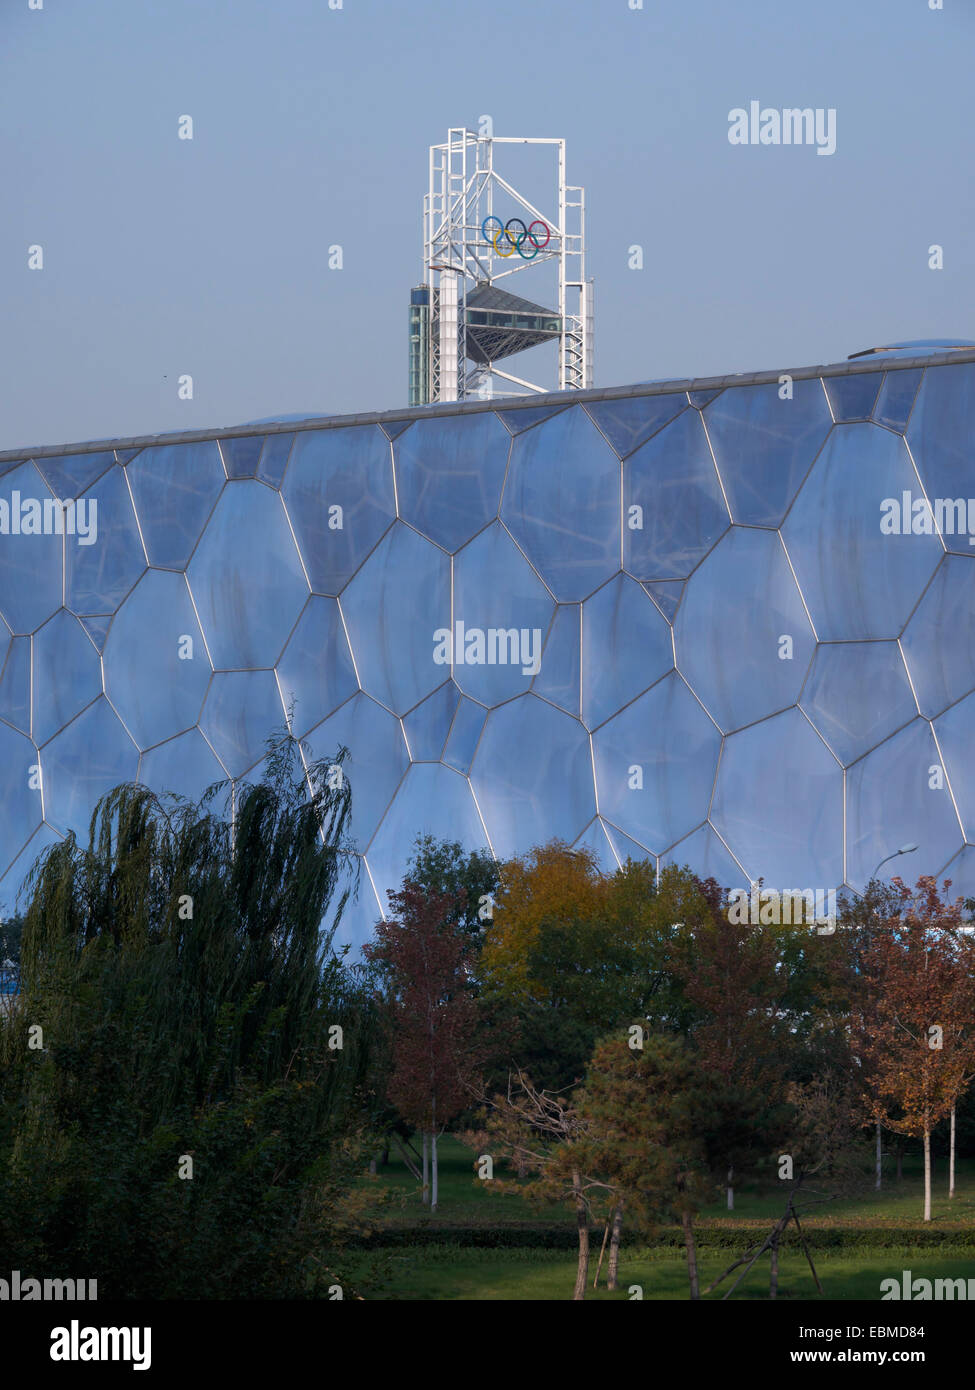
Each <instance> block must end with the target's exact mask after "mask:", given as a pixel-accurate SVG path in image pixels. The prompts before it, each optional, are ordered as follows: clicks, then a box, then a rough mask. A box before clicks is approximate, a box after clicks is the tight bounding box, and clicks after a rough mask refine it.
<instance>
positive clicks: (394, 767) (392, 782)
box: [305, 692, 410, 851]
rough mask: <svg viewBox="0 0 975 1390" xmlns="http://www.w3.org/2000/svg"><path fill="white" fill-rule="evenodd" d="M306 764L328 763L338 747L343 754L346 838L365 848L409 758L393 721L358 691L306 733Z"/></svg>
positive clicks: (399, 726) (407, 764)
mask: <svg viewBox="0 0 975 1390" xmlns="http://www.w3.org/2000/svg"><path fill="white" fill-rule="evenodd" d="M305 742H306V744H307V750H306V755H305V761H306V764H308V765H310V764H311V763H312V762H317V761H320V760H322V759H328V760H329V761H331V759H333V758H334V757H336V756H337V754H338V751H339V749H340V748H341V747H345V748H347V749H348V750H349V756H348V758H347V759H346V761H345V763H344V767H345V771H346V775H347V776H348V779H349V782H350V784H351V788H352V815H351V829H350V831H349V834H350V835H351V836H352V838H353V839H354V840H355V842H356V846H357V848H358V849H359V850H360V851H361V850H365V848H366V846H367V845H368V844H369V841H370V840H371V839H372V837H373V835H374V834H375V832H376V827H377V825H378V824H379V822H380V820H381V819H382V817H383V816H384V815H385V813H386V809H387V807H388V806H389V804H390V802H391V801H392V799H393V795H394V793H395V791H396V788H397V787H398V786H399V784H400V782H401V780H402V778H403V774H404V772H405V771H406V769H407V767H408V766H409V762H410V760H409V755H408V753H407V748H406V742H405V740H404V738H403V730H402V727H401V725H400V722H399V720H398V719H394V718H393V716H392V715H391V714H390V713H389V711H388V710H384V709H383V708H382V706H381V705H378V704H376V702H375V700H370V699H369V697H368V696H367V695H363V694H362V693H361V692H360V693H359V694H358V695H353V697H352V699H351V700H349V701H347V703H346V704H344V705H343V706H342V707H341V709H338V710H336V711H335V713H334V714H332V715H330V716H329V717H328V719H326V720H324V721H323V722H322V723H321V724H319V726H318V728H317V729H315V730H313V731H312V733H311V734H309V736H308V738H307V740H305Z"/></svg>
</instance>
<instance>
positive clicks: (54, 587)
mask: <svg viewBox="0 0 975 1390" xmlns="http://www.w3.org/2000/svg"><path fill="white" fill-rule="evenodd" d="M45 503H46V504H47V506H46V510H47V520H48V521H49V523H50V525H51V526H56V524H57V519H58V515H60V517H61V518H62V526H63V516H64V513H63V512H61V511H60V508H59V507H58V506H57V504H56V502H55V499H54V495H53V494H52V492H51V490H50V488H49V487H48V486H47V484H46V483H45V482H44V480H43V478H42V477H41V475H40V474H39V473H38V471H37V469H36V468H35V467H34V465H33V464H31V463H23V464H20V465H19V467H17V468H13V469H11V471H10V472H9V473H6V474H5V475H4V476H3V478H2V479H0V541H2V544H0V612H2V613H3V616H4V617H5V618H6V620H7V623H8V625H9V627H10V629H11V631H13V632H15V633H18V632H19V633H28V632H33V631H34V629H35V628H36V627H39V626H40V625H41V623H42V622H43V621H44V619H45V618H49V617H50V616H51V614H52V613H54V612H55V611H56V610H57V609H58V608H60V607H61V585H62V547H63V540H62V538H61V536H59V535H57V534H53V533H52V532H51V530H50V529H49V528H45V526H44V521H45V515H44V513H45ZM86 512H87V508H86ZM86 524H87V523H86ZM25 527H26V528H27V529H26V530H25V529H24V528H25Z"/></svg>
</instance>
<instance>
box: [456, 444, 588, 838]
mask: <svg viewBox="0 0 975 1390" xmlns="http://www.w3.org/2000/svg"><path fill="white" fill-rule="evenodd" d="M543 428H544V427H543ZM471 786H472V787H473V788H474V795H475V797H476V798H477V803H478V806H479V807H480V810H481V814H482V816H483V817H484V821H485V824H486V825H487V829H488V834H489V835H490V837H491V844H492V845H493V847H494V851H495V853H496V854H498V855H501V856H502V857H507V856H509V855H512V854H519V853H521V852H523V851H524V849H525V847H526V846H528V845H534V844H539V843H541V842H543V841H547V840H551V839H552V838H558V839H560V840H567V841H568V842H569V843H570V844H571V843H572V841H573V840H574V839H575V838H576V836H577V835H579V834H580V833H581V831H582V830H583V829H584V828H585V826H586V825H587V824H588V823H589V821H590V820H591V819H592V817H593V816H594V815H595V813H596V802H595V797H594V795H593V780H592V760H591V757H590V752H589V738H588V735H587V734H586V732H585V730H584V729H583V727H582V725H581V724H580V723H579V722H578V720H576V719H572V718H571V717H570V716H569V715H567V714H563V713H562V712H561V711H560V710H557V709H555V708H553V706H551V705H547V704H545V702H544V701H543V700H539V699H537V698H536V696H534V695H522V696H521V697H520V698H519V699H517V700H512V701H510V703H508V704H506V705H501V706H500V708H499V709H495V710H492V711H491V713H490V714H489V715H488V719H487V723H486V725H485V727H484V732H483V734H482V735H481V741H480V743H479V744H478V747H477V753H476V755H475V758H474V762H473V764H472V766H471Z"/></svg>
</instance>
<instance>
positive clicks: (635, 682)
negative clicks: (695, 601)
mask: <svg viewBox="0 0 975 1390" xmlns="http://www.w3.org/2000/svg"><path fill="white" fill-rule="evenodd" d="M673 664H674V647H673V639H672V637H671V631H670V625H669V624H668V622H667V621H666V619H665V618H664V617H663V616H662V614H661V612H660V610H659V609H658V608H657V606H656V605H655V604H654V603H651V601H650V599H649V597H648V596H647V594H646V592H645V591H644V590H643V589H642V588H641V586H640V585H639V584H638V583H637V582H636V580H635V579H630V577H629V576H628V575H625V574H618V575H617V576H616V578H615V579H611V580H610V581H609V583H608V584H604V585H603V587H602V588H601V589H600V590H599V591H598V593H595V594H593V596H592V598H590V599H587V600H586V602H585V603H584V604H583V605H582V721H583V723H584V724H585V725H586V727H587V728H590V729H595V728H596V727H597V726H598V725H600V724H602V723H603V722H604V720H606V719H608V718H609V717H610V715H611V714H615V713H616V712H617V710H619V709H620V708H621V707H622V706H623V705H625V704H628V703H629V701H630V700H632V699H633V698H634V696H636V695H639V694H640V692H641V690H646V689H647V688H648V687H649V686H651V685H653V683H654V681H657V680H659V679H660V677H661V676H662V675H664V674H665V672H667V671H669V670H670V668H671V667H672V666H673Z"/></svg>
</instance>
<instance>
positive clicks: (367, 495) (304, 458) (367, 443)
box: [281, 425, 396, 594]
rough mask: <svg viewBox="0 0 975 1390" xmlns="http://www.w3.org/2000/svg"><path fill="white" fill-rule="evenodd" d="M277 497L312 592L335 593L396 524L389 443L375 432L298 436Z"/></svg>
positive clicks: (358, 429)
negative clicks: (284, 508)
mask: <svg viewBox="0 0 975 1390" xmlns="http://www.w3.org/2000/svg"><path fill="white" fill-rule="evenodd" d="M281 495H282V497H283V498H284V500H285V503H286V505H287V508H288V515H289V516H290V517H291V522H292V525H293V526H294V528H295V535H296V536H297V537H298V548H299V550H300V551H301V554H302V558H303V559H304V561H305V566H306V568H307V570H308V577H309V579H310V580H311V586H312V588H313V589H314V590H315V591H316V592H318V593H322V594H337V593H339V592H340V591H341V590H342V589H343V588H344V587H345V585H346V584H347V583H348V581H349V580H350V579H351V578H352V576H353V574H355V572H356V570H357V569H358V568H359V566H360V565H361V564H362V562H363V560H364V559H365V558H366V556H367V555H368V554H369V552H370V551H371V550H372V548H373V546H375V544H376V543H377V541H378V540H379V538H380V537H381V536H382V535H383V533H384V532H385V531H387V530H388V529H389V527H390V526H391V525H392V523H393V521H395V519H396V492H395V489H394V487H393V458H392V450H391V449H390V444H389V440H388V439H387V438H386V436H385V435H384V434H383V432H382V430H381V429H379V428H377V426H375V425H355V426H352V427H350V428H348V429H335V430H308V431H306V432H303V433H300V434H299V435H297V437H296V439H295V444H294V447H293V449H292V451H291V459H290V462H289V463H288V469H287V473H286V474H285V479H284V483H283V484H282V488H281Z"/></svg>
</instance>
